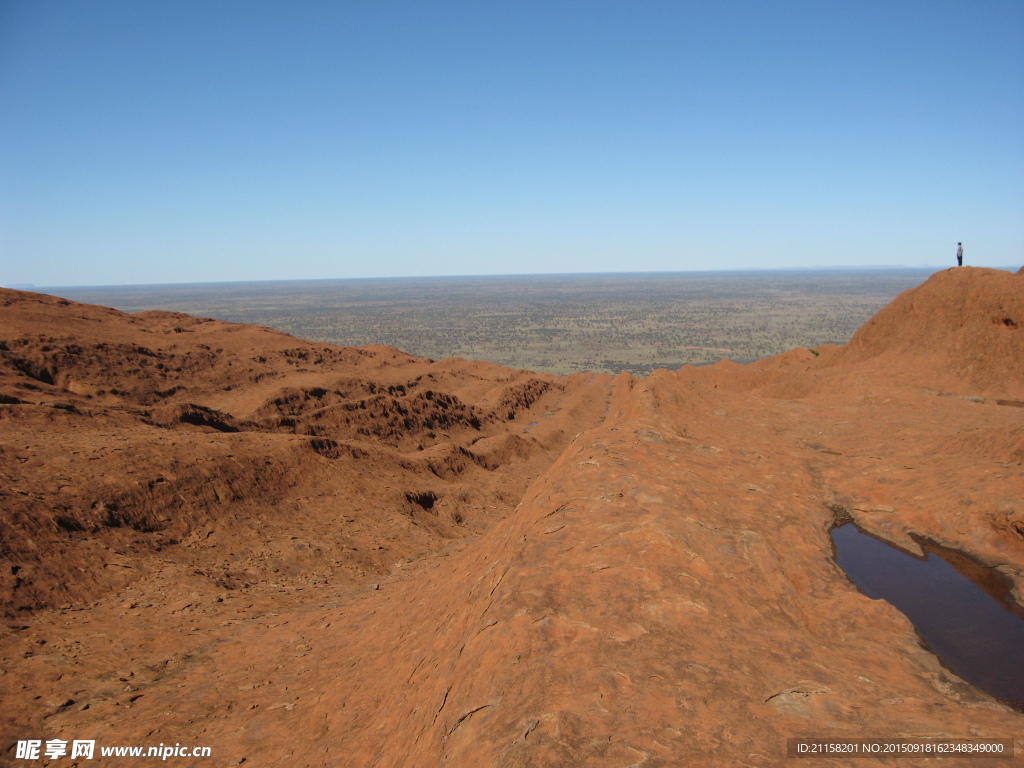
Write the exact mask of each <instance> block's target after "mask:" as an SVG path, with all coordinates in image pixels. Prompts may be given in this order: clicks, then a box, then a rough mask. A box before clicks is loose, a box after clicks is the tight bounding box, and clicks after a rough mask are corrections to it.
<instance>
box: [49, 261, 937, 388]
mask: <svg viewBox="0 0 1024 768" xmlns="http://www.w3.org/2000/svg"><path fill="white" fill-rule="evenodd" d="M932 271H933V270H930V269H870V270H868V269H865V270H828V271H824V270H821V271H819V270H807V271H804V270H794V271H777V272H770V271H764V272H673V273H636V274H596V275H529V276H504V277H437V278H388V279H384V278H381V279H363V280H314V281H284V282H249V283H206V284H190V285H158V286H120V287H103V288H65V289H60V290H59V291H58V293H60V295H62V296H64V297H66V298H69V299H74V300H76V301H84V302H90V303H97V304H105V305H108V306H113V307H117V308H118V309H123V310H125V311H139V310H143V309H167V310H173V311H179V312H188V313H189V314H194V315H200V316H204V317H216V318H219V319H223V320H230V321H233V322H240V323H254V324H257V325H266V326H270V327H272V328H277V329H278V330H281V331H285V332H287V333H290V334H293V335H295V336H298V337H300V338H305V339H312V340H316V341H328V342H332V343H335V344H343V345H353V346H358V345H363V344H387V345H389V346H393V347H398V348H399V349H401V350H403V351H405V352H409V353H412V354H416V355H422V356H424V357H431V358H435V359H439V358H444V357H453V356H454V357H464V358H470V359H480V360H490V361H493V362H495V363H500V364H502V365H506V366H510V367H513V368H528V369H532V370H539V371H550V372H553V373H571V372H574V371H604V372H611V373H618V372H620V371H631V372H633V373H636V374H640V375H643V374H647V373H649V372H650V371H652V370H654V369H656V368H678V367H680V366H682V365H684V364H687V363H691V364H695V365H702V364H706V363H712V362H715V361H717V360H721V359H723V358H730V359H732V360H736V361H738V362H749V361H751V360H756V359H759V358H762V357H768V356H770V355H774V354H778V353H780V352H784V351H786V350H787V349H792V348H794V347H814V346H817V345H819V344H823V343H826V342H835V343H844V342H846V341H847V340H848V339H849V338H850V336H851V335H852V334H853V332H854V331H856V330H857V328H859V327H860V326H861V325H862V324H863V323H864V322H865V321H866V320H867V319H868V318H869V317H870V316H871V315H872V314H874V313H875V312H877V311H878V310H879V309H881V308H882V307H883V306H885V305H886V304H887V303H889V302H890V301H892V299H893V298H894V297H895V296H896V295H897V294H898V293H900V292H901V291H903V290H906V289H908V288H912V287H914V286H916V285H918V284H920V283H921V282H923V281H924V280H925V279H926V278H927V277H928V276H929V275H930V274H931V273H932Z"/></svg>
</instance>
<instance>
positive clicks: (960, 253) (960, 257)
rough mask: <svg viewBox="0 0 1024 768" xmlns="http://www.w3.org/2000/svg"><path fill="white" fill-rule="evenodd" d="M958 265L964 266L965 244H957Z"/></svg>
mask: <svg viewBox="0 0 1024 768" xmlns="http://www.w3.org/2000/svg"><path fill="white" fill-rule="evenodd" d="M956 265H957V266H958V267H962V266H963V265H964V244H963V243H957V244H956Z"/></svg>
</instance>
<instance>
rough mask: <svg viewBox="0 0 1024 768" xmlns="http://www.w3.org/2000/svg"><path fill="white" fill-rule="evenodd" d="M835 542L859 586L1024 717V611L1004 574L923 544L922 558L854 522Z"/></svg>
mask: <svg viewBox="0 0 1024 768" xmlns="http://www.w3.org/2000/svg"><path fill="white" fill-rule="evenodd" d="M832 541H833V543H834V545H835V552H836V562H837V563H838V564H839V566H840V567H841V568H842V569H843V570H844V571H845V572H846V574H847V576H849V577H850V580H851V581H852V582H853V583H854V584H855V585H856V586H857V588H858V589H860V591H861V592H863V593H864V594H865V595H867V596H868V597H870V598H872V599H874V600H885V601H887V602H889V603H892V604H893V605H894V606H896V608H898V609H899V610H900V611H902V612H903V614H904V615H905V616H906V617H907V618H908V619H910V621H911V623H912V624H913V625H914V627H915V628H916V629H917V632H918V634H919V635H920V636H921V639H922V640H924V642H925V643H926V644H927V646H928V648H929V649H930V650H931V651H932V652H933V653H934V654H935V655H936V656H938V657H939V660H940V661H941V662H942V663H943V665H944V666H945V667H946V668H947V669H949V670H950V671H951V672H953V673H954V674H956V675H957V676H959V677H961V678H963V679H964V680H966V681H967V682H969V683H970V684H971V685H973V686H975V687H977V688H980V689H981V690H983V691H985V692H986V693H988V694H989V695H990V696H994V697H995V698H997V699H1001V700H1002V701H1003V702H1004V703H1006V704H1008V705H1010V706H1012V707H1013V708H1014V709H1017V710H1019V711H1021V712H1024V609H1022V608H1021V606H1019V605H1017V604H1016V603H1015V602H1014V600H1013V597H1012V596H1011V595H1010V593H1009V583H1008V581H1007V580H1006V579H1005V577H1003V575H1002V574H1000V573H999V572H998V571H995V570H994V569H992V568H986V567H984V566H981V565H978V564H977V563H975V562H974V561H973V560H971V559H970V558H968V557H966V556H965V555H963V554H961V553H959V552H955V551H951V550H946V549H943V548H940V547H937V546H934V545H931V544H927V543H924V542H921V547H922V549H924V551H925V555H926V557H924V558H919V557H916V556H914V555H911V554H909V553H907V552H904V551H903V550H900V549H897V548H896V547H894V546H892V545H890V544H887V543H885V542H883V541H880V540H878V539H876V538H873V537H871V536H869V535H867V534H865V533H863V532H861V531H860V530H858V528H857V527H856V526H855V525H853V524H852V523H848V524H846V525H841V526H838V527H836V528H833V529H832Z"/></svg>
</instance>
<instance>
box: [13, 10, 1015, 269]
mask: <svg viewBox="0 0 1024 768" xmlns="http://www.w3.org/2000/svg"><path fill="white" fill-rule="evenodd" d="M1021 50H1024V4H1022V3H1020V2H1017V1H1015V0H976V1H975V2H971V3H951V2H912V1H908V2H900V3H892V2H888V1H885V2H883V1H882V0H863V1H862V2H856V3H835V2H828V3H822V2H811V1H810V0H783V1H782V2H777V3H763V2H755V1H754V0H724V1H723V2H716V3H680V2H667V1H665V2H661V1H658V0H652V1H651V2H644V3H626V2H602V1H601V0H597V1H595V2H587V3H569V2H557V1H556V2H534V1H530V0H526V1H525V2H516V3H511V2H497V3H479V2H468V0H455V1H454V2H446V3H351V2H336V3H320V2H283V1H282V2H268V1H267V0H262V1H258V2H240V1H237V0H236V1H232V0H223V1H222V2H217V3H209V2H199V0H182V1H181V2H175V3H137V2H128V1H127V0H95V1H94V2H90V3H73V2H54V1H52V0H38V1H36V0H33V1H29V0H8V1H7V2H5V3H4V4H3V5H2V7H0V169H2V170H0V284H2V285H15V284H17V285H28V284H35V285H51V286H52V285H79V286H87V285H127V284H160V283H198V282H214V281H253V280H291V279H335V278H358V277H398V276H414V275H424V276H452V275H500V274H540V273H580V272H586V273H594V272H637V271H645V272H646V271H678V270H708V269H718V270H720V269H761V268H792V267H836V266H840V265H845V266H858V265H873V266H895V265H907V266H910V267H920V266H925V265H928V266H933V267H946V266H952V265H953V264H955V252H956V244H957V242H963V243H964V250H965V263H966V264H971V265H979V266H1001V265H1020V264H1022V263H1024V216H1022V212H1024V142H1021V130H1020V128H1021V126H1022V125H1024V56H1021Z"/></svg>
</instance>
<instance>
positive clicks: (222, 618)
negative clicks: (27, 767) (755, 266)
mask: <svg viewBox="0 0 1024 768" xmlns="http://www.w3.org/2000/svg"><path fill="white" fill-rule="evenodd" d="M1022 405H1024V276H1021V275H1019V274H1018V275H1013V274H1011V273H1009V272H1000V271H996V270H985V269H977V268H961V269H952V270H947V271H944V272H941V273H938V274H936V275H934V276H933V277H932V278H931V279H930V280H929V281H927V282H926V283H925V284H924V285H922V286H920V287H918V288H916V289H913V290H912V291H908V292H906V293H905V294H903V295H901V296H900V297H899V298H897V299H896V300H895V301H894V302H893V303H892V304H891V305H890V306H889V307H887V308H885V309H884V310H882V311H881V312H880V313H879V314H878V315H876V316H875V317H874V318H872V320H871V321H869V322H868V323H867V324H866V325H865V326H864V327H863V328H862V329H861V330H860V331H859V332H858V333H857V334H856V335H855V336H854V338H853V339H852V340H851V341H850V343H849V344H847V345H846V346H844V347H835V346H828V347H822V348H819V349H816V350H792V351H791V352H788V353H785V354H783V355H780V356H777V357H775V358H770V359H767V360H763V361H760V362H757V363H753V364H751V365H747V366H740V365H737V364H734V363H730V362H723V363H719V364H717V365H713V366H708V367H704V368H691V367H687V368H683V369H681V370H679V371H658V372H656V373H654V374H653V375H651V376H649V377H646V378H644V379H635V378H633V377H631V376H629V375H625V374H623V375H620V376H617V377H614V378H613V377H610V376H606V375H575V376H570V377H556V376H551V375H545V374H535V373H530V372H528V371H513V370H508V369H503V368H501V367H499V366H495V365H490V364H487V363H481V362H470V361H464V360H454V359H453V360H444V361H430V360H425V359H421V358H415V357H411V356H409V355H406V354H404V353H401V352H399V351H398V350H394V349H390V348H383V347H369V348H360V349H348V348H340V347H333V346H331V345H327V344H319V343H312V342H304V341H300V340H297V339H294V338H292V337H289V336H286V335H284V334H281V333H278V332H275V331H272V330H269V329H264V328H255V327H250V326H239V325H233V324H229V323H223V322H219V321H215V320H205V319H201V318H193V317H189V316H186V315H179V314H172V313H162V312H149V313H140V314H136V315H125V314H123V313H120V312H117V311H115V310H109V309H104V308H100V307H93V306H87V305H79V304H74V303H71V302H67V301H65V300H61V299H57V298H54V297H47V296H42V295H38V294H28V293H22V292H17V291H6V290H5V291H2V292H0V427H2V439H0V451H2V452H0V472H2V473H3V483H2V486H0V504H2V507H0V526H2V527H0V560H2V561H3V570H2V571H0V600H2V603H3V607H4V611H5V616H6V619H5V622H4V625H3V628H2V629H0V658H2V660H3V661H2V668H3V674H2V675H0V713H2V722H0V728H2V735H3V737H4V738H3V743H2V744H0V749H4V750H6V751H5V752H3V759H7V760H8V761H9V762H11V763H13V764H18V762H17V761H15V760H13V744H14V742H15V741H16V740H17V739H25V738H41V739H47V738H67V739H71V738H95V739H97V740H98V741H102V742H103V743H106V744H138V745H155V744H157V743H164V744H173V743H181V744H194V745H210V746H212V747H213V749H214V754H215V760H214V763H215V764H218V765H241V764H244V765H260V766H263V765H268V766H271V765H288V766H329V765H337V766H423V767H426V766H446V767H453V768H454V767H455V766H467V767H468V766H502V767H508V768H512V767H513V766H559V765H562V766H608V768H613V767H614V768H626V766H639V765H644V766H652V767H653V766H688V765H725V766H770V765H783V764H788V763H789V762H790V760H789V759H787V758H786V740H787V739H788V738H790V737H797V736H819V737H821V736H827V737H851V738H865V737H875V736H877V737H911V736H914V737H918V736H935V737H938V736H949V737H961V738H983V737H984V738H1013V739H1015V740H1016V749H1017V752H1018V754H1021V753H1022V751H1024V715H1022V714H1021V713H1020V712H1018V711H1014V709H1012V708H1011V707H1010V706H1007V704H1006V703H1004V702H998V701H995V700H993V699H992V698H991V697H989V696H987V695H986V694H984V693H982V692H980V691H978V690H976V689H974V688H972V687H971V686H969V685H967V684H966V683H964V682H963V681H961V680H959V679H957V678H956V677H955V676H954V675H952V673H950V672H948V671H947V670H945V669H944V668H943V667H942V666H941V664H940V663H939V662H938V660H937V659H936V658H935V657H934V656H933V655H932V654H931V653H930V652H929V651H928V650H926V649H925V648H923V647H922V645H921V643H920V641H919V640H918V638H917V636H916V634H915V632H914V630H913V627H912V626H911V625H910V624H909V622H908V621H907V620H906V619H905V618H904V617H903V616H902V614H900V613H899V612H898V611H896V609H894V608H892V607H891V606H889V605H888V604H887V603H885V602H882V601H873V600H870V599H868V598H867V597H865V596H863V595H862V594H860V593H859V592H858V591H857V590H856V588H855V587H853V586H852V585H851V584H850V583H849V581H848V580H847V579H846V577H845V576H844V574H843V572H842V571H841V570H840V569H839V568H838V566H837V565H836V564H835V562H834V560H833V553H832V549H831V541H830V537H829V535H828V531H829V529H830V528H831V527H832V526H833V525H834V524H835V523H836V521H837V520H850V519H852V520H855V521H856V522H857V523H858V524H859V525H860V526H861V527H862V528H864V529H865V530H868V531H870V532H872V533H874V534H875V535H877V536H879V537H881V538H885V539H887V540H889V541H892V542H894V543H897V544H899V545H901V546H903V547H904V548H906V549H909V550H914V549H915V548H916V547H917V546H918V543H917V542H918V541H919V540H920V539H922V538H925V539H930V540H932V541H935V542H937V543H940V544H942V545H945V546H947V547H951V548H955V549H958V550H960V551H962V552H965V553H967V554H968V555H970V556H971V557H972V558H974V559H975V560H976V561H977V562H979V563H981V564H984V565H987V566H992V567H996V568H998V569H999V571H1000V572H1001V573H1002V574H1003V575H1004V576H1005V578H1006V579H1007V580H1008V582H1009V583H1010V584H1011V585H1012V587H1013V593H1014V595H1015V597H1016V599H1017V601H1018V602H1024V466H1022V463H1024V407H1022ZM847 762H849V761H847ZM847 762H844V761H842V760H817V761H813V764H816V765H842V764H847ZM933 762H934V761H931V760H914V759H905V760H902V761H901V763H900V764H901V765H907V766H911V765H931V764H932V763H933ZM959 762H964V763H966V764H968V765H973V764H974V761H973V760H972V761H951V760H946V761H944V762H943V764H945V765H954V764H958V763H959ZM21 764H28V763H24V761H22V762H21ZM59 764H70V762H64V763H61V762H59V761H54V765H59ZM82 764H83V765H86V764H88V762H84V763H82ZM211 764H213V763H211ZM855 764H856V765H865V766H868V765H872V764H877V765H881V764H888V763H887V761H882V760H871V759H861V760H857V761H856V762H855ZM989 764H993V763H991V762H989Z"/></svg>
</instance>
